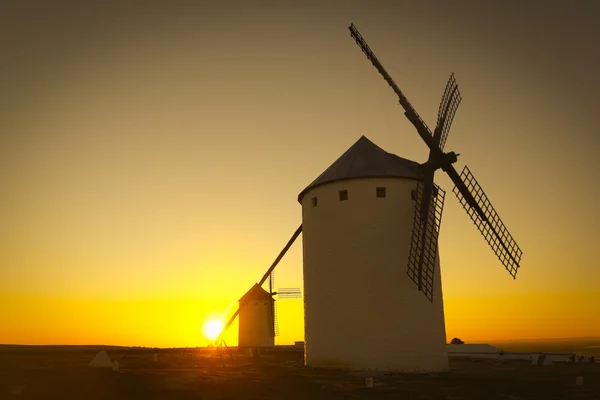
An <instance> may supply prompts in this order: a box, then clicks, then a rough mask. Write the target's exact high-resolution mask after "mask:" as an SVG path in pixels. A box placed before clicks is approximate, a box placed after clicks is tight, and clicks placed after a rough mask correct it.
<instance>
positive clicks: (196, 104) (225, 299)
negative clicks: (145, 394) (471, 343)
mask: <svg viewBox="0 0 600 400" xmlns="http://www.w3.org/2000/svg"><path fill="white" fill-rule="evenodd" d="M37 3H39V4H37ZM37 3H35V2H32V1H30V2H26V1H11V2H3V3H2V5H1V6H0V7H1V12H0V18H1V20H0V46H1V47H0V50H1V51H2V62H1V63H0V84H1V90H0V185H1V187H2V195H1V196H0V221H1V223H0V315H1V316H2V318H1V320H2V322H0V343H25V344H96V343H97V344H100V343H102V344H115V345H140V346H197V345H205V344H206V343H207V341H206V339H205V338H204V337H203V336H202V333H201V326H202V324H203V322H204V321H205V320H206V319H207V318H208V317H210V316H215V315H217V316H218V315H220V314H221V313H223V312H224V311H225V310H227V309H228V307H230V306H232V305H233V304H235V302H236V301H237V299H238V298H239V297H241V295H243V294H244V292H245V291H246V290H248V289H249V288H250V287H251V285H252V284H253V283H254V282H257V281H258V280H259V279H260V277H261V276H262V274H263V273H264V272H265V270H266V269H267V268H268V266H269V265H270V264H271V262H272V261H273V259H274V258H275V257H276V255H277V253H278V252H279V251H280V250H281V248H282V247H283V245H284V244H285V243H286V241H287V240H288V238H289V237H290V236H291V235H292V233H293V232H294V230H295V229H296V228H297V227H298V225H299V224H300V223H301V208H300V205H299V204H298V203H297V201H296V196H297V195H298V193H299V192H300V191H301V190H302V189H303V188H304V187H305V186H306V185H308V184H309V183H310V182H311V181H312V180H313V179H315V178H316V177H317V176H318V175H319V174H320V173H321V172H322V171H323V170H325V169H326V168H327V167H328V166H329V165H330V164H331V163H333V162H334V161H335V160H336V159H337V158H338V157H339V156H340V155H341V154H342V153H343V152H344V151H345V150H346V149H347V148H348V147H349V146H351V145H352V144H353V143H354V142H355V141H356V140H357V139H358V138H359V137H360V136H361V135H366V136H367V137H368V138H369V139H371V140H372V141H374V142H375V143H376V144H378V145H379V146H381V147H383V148H384V149H386V150H387V151H390V152H393V153H396V154H398V155H400V156H402V157H405V158H409V159H413V160H415V161H419V162H423V161H425V159H426V157H427V149H426V146H425V144H424V143H422V141H421V139H420V138H419V136H418V135H417V133H416V132H415V130H414V128H413V127H412V125H410V123H409V122H408V121H407V120H406V119H405V117H404V116H403V114H402V109H401V108H400V107H399V105H398V102H397V98H396V97H395V95H394V94H393V92H392V91H391V89H390V88H389V87H388V86H387V85H386V83H385V82H384V80H383V79H382V78H381V76H380V75H379V74H378V73H377V71H376V70H375V69H374V68H373V67H372V66H371V64H370V63H369V61H368V60H367V59H366V57H365V56H364V55H363V53H362V52H361V51H360V49H359V48H358V46H357V45H356V44H355V43H354V41H353V40H352V39H351V38H350V34H349V32H348V25H349V24H350V22H354V23H355V24H356V25H357V27H358V29H359V30H360V31H361V33H362V34H363V36H364V37H365V39H366V40H367V41H368V43H369V45H370V46H371V48H372V49H373V50H374V51H375V53H376V54H377V56H378V57H379V59H380V60H381V62H382V63H383V65H384V66H385V67H386V68H387V69H388V72H390V74H391V75H392V76H393V77H394V79H395V80H396V82H397V83H398V85H399V86H400V87H401V88H402V89H403V90H404V92H405V94H406V95H407V97H408V98H409V100H410V101H411V102H412V103H413V105H414V106H415V107H416V109H417V111H418V112H419V113H420V114H421V116H423V118H424V119H425V120H426V122H427V123H428V124H429V125H430V126H434V125H435V118H436V115H437V109H438V105H439V101H440V97H441V95H442V92H443V89H444V86H445V83H446V81H447V79H448V77H449V75H450V73H451V72H454V73H455V74H456V78H457V81H458V83H459V85H460V88H461V93H462V95H463V98H464V99H463V102H462V104H461V106H460V109H459V110H458V112H457V115H456V118H455V120H454V124H453V127H452V130H451V133H450V136H449V139H448V142H447V145H446V149H447V150H448V151H451V150H452V151H456V152H457V153H460V154H461V156H460V157H459V161H458V163H457V169H458V170H461V169H462V166H463V165H464V164H467V165H468V166H469V167H470V169H471V171H472V172H473V173H474V175H475V176H476V177H477V179H478V180H479V182H480V183H481V185H482V187H483V188H484V190H485V191H486V193H487V195H488V196H489V197H490V199H491V201H492V203H493V204H494V206H495V207H496V209H497V210H498V212H499V214H500V216H501V217H502V219H503V220H504V222H505V224H506V225H507V227H508V229H509V230H510V231H511V233H512V234H513V236H514V238H515V239H516V240H517V242H518V243H519V245H520V246H521V248H522V249H523V251H524V258H523V261H522V268H521V270H520V272H519V274H518V276H517V279H516V280H513V279H512V278H511V277H510V276H509V274H508V273H507V272H506V271H505V270H504V268H503V267H502V265H501V264H500V263H499V262H498V260H497V259H496V257H495V255H494V254H493V252H492V251H491V249H490V248H489V247H488V245H487V243H486V242H485V240H484V239H483V238H482V237H481V236H480V234H479V232H478V231H477V229H476V228H475V227H474V226H473V224H472V223H471V221H470V220H469V218H468V217H467V216H466V214H465V213H464V211H463V209H462V207H461V206H460V204H459V203H458V201H457V200H456V198H455V197H454V196H453V195H452V194H451V193H450V192H451V191H452V188H453V185H452V184H451V182H450V180H449V179H448V178H447V176H445V174H443V173H441V171H440V172H438V174H436V182H437V183H438V184H440V185H441V186H442V187H443V188H444V189H445V190H446V191H447V192H448V196H447V197H446V205H445V209H444V216H443V223H442V229H441V238H440V255H441V259H442V276H443V291H444V301H445V310H446V324H447V335H448V338H449V339H451V338H452V337H455V336H459V337H461V338H462V339H463V340H466V341H468V340H485V339H505V338H520V337H567V336H600V319H598V318H597V316H598V310H600V268H598V261H597V257H596V251H597V247H596V246H598V243H599V242H598V240H599V237H600V236H599V235H598V233H597V232H598V230H597V226H598V223H599V222H600V218H599V215H600V213H599V211H598V207H597V201H596V200H594V199H597V197H598V195H599V194H600V193H599V191H600V190H599V187H600V183H599V182H600V161H599V160H598V158H597V157H596V153H597V149H598V148H600V138H599V136H600V135H599V134H598V124H597V120H598V118H597V117H598V110H599V109H600V107H599V106H600V100H599V99H598V93H600V77H599V75H598V71H599V70H600V45H598V40H599V39H600V26H599V25H598V23H597V16H598V15H599V13H600V10H599V6H598V5H597V4H598V3H597V2H595V1H587V2H585V1H573V2H564V1H561V2H556V1H544V2H533V1H532V2H521V1H503V2H498V1H496V2H491V1H490V2H479V1H453V2H446V1H441V0H440V1H419V2H417V1H394V2H392V1H362V2H358V1H340V2H327V1H319V2H317V1H302V2H265V1H258V2H252V3H253V6H250V5H248V4H247V3H245V2H227V1H218V2H216V1H215V2H205V1H202V2H198V3H199V4H202V5H198V4H196V5H194V6H191V5H190V4H192V2H176V1H165V2H162V3H159V2H144V3H143V6H142V3H141V2H139V3H138V4H139V6H138V7H134V6H133V5H132V4H133V3H129V4H130V5H129V6H125V5H118V4H119V3H117V2H115V5H110V4H109V2H100V3H97V4H96V5H95V6H93V7H95V8H93V7H92V6H86V7H88V8H84V7H83V6H81V5H79V6H77V5H72V4H67V3H66V2H62V3H61V2H57V3H53V4H52V5H50V4H49V3H46V4H43V3H44V2H37ZM284 3H285V4H284ZM482 3H485V5H483V4H482ZM36 4H37V5H36ZM100 4H102V6H100ZM301 255H302V247H301V242H300V240H299V241H298V242H297V243H296V244H295V245H294V247H293V248H292V249H291V250H290V252H289V253H288V255H287V256H286V258H284V260H283V261H282V262H281V264H280V266H279V267H278V269H277V272H276V280H277V286H279V287H293V286H301V285H302V257H301ZM279 303H280V304H279V325H280V332H281V336H280V337H278V338H277V342H278V343H282V344H283V343H291V342H293V341H294V340H302V339H303V320H302V318H303V314H302V310H303V305H302V301H301V300H282V301H280V302H279ZM230 312H231V310H230ZM236 331H237V326H236V325H234V327H233V329H232V330H231V332H230V334H229V335H228V342H230V343H236V342H237V339H236V336H237V332H236Z"/></svg>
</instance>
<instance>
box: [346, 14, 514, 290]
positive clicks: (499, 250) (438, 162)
mask: <svg viewBox="0 0 600 400" xmlns="http://www.w3.org/2000/svg"><path fill="white" fill-rule="evenodd" d="M349 29H350V34H351V36H352V37H353V38H354V40H355V41H356V43H357V44H358V46H359V47H360V48H361V50H362V51H363V52H364V53H365V54H366V56H367V58H368V59H369V60H370V61H371V63H372V64H373V65H374V66H375V68H377V70H378V71H379V73H380V74H381V75H382V76H383V79H385V81H386V82H387V83H388V84H389V85H390V87H391V88H392V90H393V91H394V92H395V93H396V95H397V96H398V99H399V102H400V105H401V106H402V107H403V108H404V115H405V116H406V118H408V120H409V121H410V122H411V123H412V124H413V125H414V127H415V128H416V130H417V132H418V133H419V135H420V136H421V138H422V139H423V141H424V142H425V143H426V144H427V146H428V147H429V159H428V160H427V162H425V163H424V164H422V168H423V175H424V179H423V181H422V182H418V184H417V189H416V191H415V192H414V193H413V196H414V200H415V203H416V212H415V217H414V222H413V233H412V238H411V245H410V253H409V258H408V270H407V274H408V276H409V277H410V278H411V279H412V280H413V281H414V282H415V284H416V285H417V287H418V289H419V290H420V291H422V292H423V293H424V294H425V295H426V296H427V298H428V299H429V300H430V301H433V279H434V278H433V277H434V266H435V260H436V252H437V242H438V236H439V230H440V223H441V218H442V209H443V206H444V196H445V192H444V191H443V190H442V189H441V188H440V187H439V186H437V185H436V184H435V183H434V180H433V178H434V174H435V171H437V170H438V169H440V168H441V169H442V170H443V171H444V172H446V173H447V174H448V176H449V177H450V179H452V182H454V185H455V187H454V190H453V192H454V194H455V195H456V196H457V197H458V200H459V201H460V203H461V204H462V206H463V207H464V209H465V211H466V212H467V214H468V215H469V217H470V218H471V220H472V221H473V222H474V223H475V225H476V226H477V228H479V231H480V232H481V234H482V235H483V237H484V238H485V240H486V241H487V242H488V244H489V245H490V246H491V248H492V250H493V251H494V253H495V254H496V256H497V257H498V259H499V260H500V261H501V262H502V264H503V265H504V267H505V268H506V269H507V270H508V272H509V273H510V274H511V275H512V277H513V278H516V274H517V270H518V269H519V263H520V261H521V257H522V255H523V252H522V251H521V249H520V248H519V246H518V245H517V243H516V242H515V240H514V239H513V237H512V236H511V234H510V233H509V232H508V230H507V229H506V227H505V226H504V223H503V222H502V220H501V219H500V217H499V216H498V214H497V213H496V211H495V209H494V207H493V206H492V204H491V203H490V201H489V200H488V198H487V196H486V195H485V193H484V192H483V189H482V188H481V186H480V185H479V183H478V182H477V180H476V179H475V177H474V176H473V174H472V173H471V171H470V170H469V168H467V166H465V167H464V169H463V171H462V173H461V174H460V175H459V174H458V172H457V171H456V170H455V169H454V166H453V165H452V164H454V163H455V162H456V161H457V160H458V156H459V154H456V153H454V152H444V146H445V144H446V140H447V138H448V133H449V132H450V126H451V125H452V121H453V119H454V115H455V113H456V110H457V109H458V106H459V104H460V102H461V100H462V98H461V95H460V92H459V90H458V85H457V84H456V80H455V79H454V74H452V75H451V76H450V80H449V81H448V84H447V85H446V90H445V91H444V94H443V96H442V100H441V102H440V106H439V110H438V117H437V125H436V128H435V130H434V131H433V133H432V132H431V130H430V129H429V128H428V127H427V125H426V124H425V122H424V121H423V119H422V118H421V117H420V116H419V114H417V111H416V110H415V109H414V107H413V106H412V105H411V104H410V102H409V101H408V99H407V98H406V96H405V95H404V94H403V93H402V91H401V90H400V88H398V86H397V85H396V83H395V82H394V80H393V79H392V78H391V76H390V75H389V74H388V73H387V71H386V70H385V69H384V68H383V66H382V65H381V63H380V62H379V60H377V57H375V54H374V53H373V51H372V50H371V49H370V48H369V45H368V44H367V42H366V41H365V39H364V38H363V37H362V36H361V34H360V33H359V32H358V30H357V29H356V27H355V26H354V24H351V25H350V27H349Z"/></svg>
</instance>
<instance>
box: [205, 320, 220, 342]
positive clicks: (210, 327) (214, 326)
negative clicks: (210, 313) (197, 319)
mask: <svg viewBox="0 0 600 400" xmlns="http://www.w3.org/2000/svg"><path fill="white" fill-rule="evenodd" d="M202 330H203V331H204V336H206V338H207V339H210V340H215V339H216V338H217V337H218V336H219V335H220V334H221V331H222V330H223V323H222V322H221V321H220V320H218V319H209V320H208V321H206V322H205V323H204V327H203V328H202Z"/></svg>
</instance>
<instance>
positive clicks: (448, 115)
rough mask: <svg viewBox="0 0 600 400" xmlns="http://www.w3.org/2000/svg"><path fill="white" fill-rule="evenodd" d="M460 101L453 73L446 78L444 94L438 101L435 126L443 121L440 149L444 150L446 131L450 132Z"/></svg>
mask: <svg viewBox="0 0 600 400" xmlns="http://www.w3.org/2000/svg"><path fill="white" fill-rule="evenodd" d="M461 101H462V96H461V94H460V91H459V90H458V84H457V83H456V79H455V77H454V74H452V75H450V79H448V83H447V84H446V89H445V90H444V94H443V96H442V100H441V102H440V108H439V110H438V119H437V126H440V124H442V123H443V126H442V132H441V136H440V143H439V148H440V150H442V151H444V146H445V145H446V139H448V133H450V127H451V126H452V121H454V116H455V115H456V110H457V109H458V106H459V105H460V102H461Z"/></svg>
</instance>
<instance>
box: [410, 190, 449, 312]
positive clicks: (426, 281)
mask: <svg viewBox="0 0 600 400" xmlns="http://www.w3.org/2000/svg"><path fill="white" fill-rule="evenodd" d="M433 186H434V189H433V192H432V195H431V199H430V203H429V204H430V207H429V212H428V213H427V217H426V219H425V220H423V219H422V214H421V207H422V204H423V201H424V198H425V196H424V187H425V185H424V184H423V182H418V183H417V189H416V190H415V192H414V193H415V213H414V220H413V231H412V236H411V241H410V250H409V256H408V269H407V271H406V273H407V275H408V276H409V277H410V279H411V280H412V281H413V282H415V284H416V285H417V287H418V289H419V290H420V291H422V292H423V293H424V294H425V296H426V297H427V298H428V299H429V301H431V302H433V282H434V273H435V262H436V257H437V246H438V237H439V233H440V224H441V222H442V210H443V208H444V198H445V195H446V194H445V192H444V191H443V190H442V189H440V188H439V187H438V186H437V185H436V184H433Z"/></svg>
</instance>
